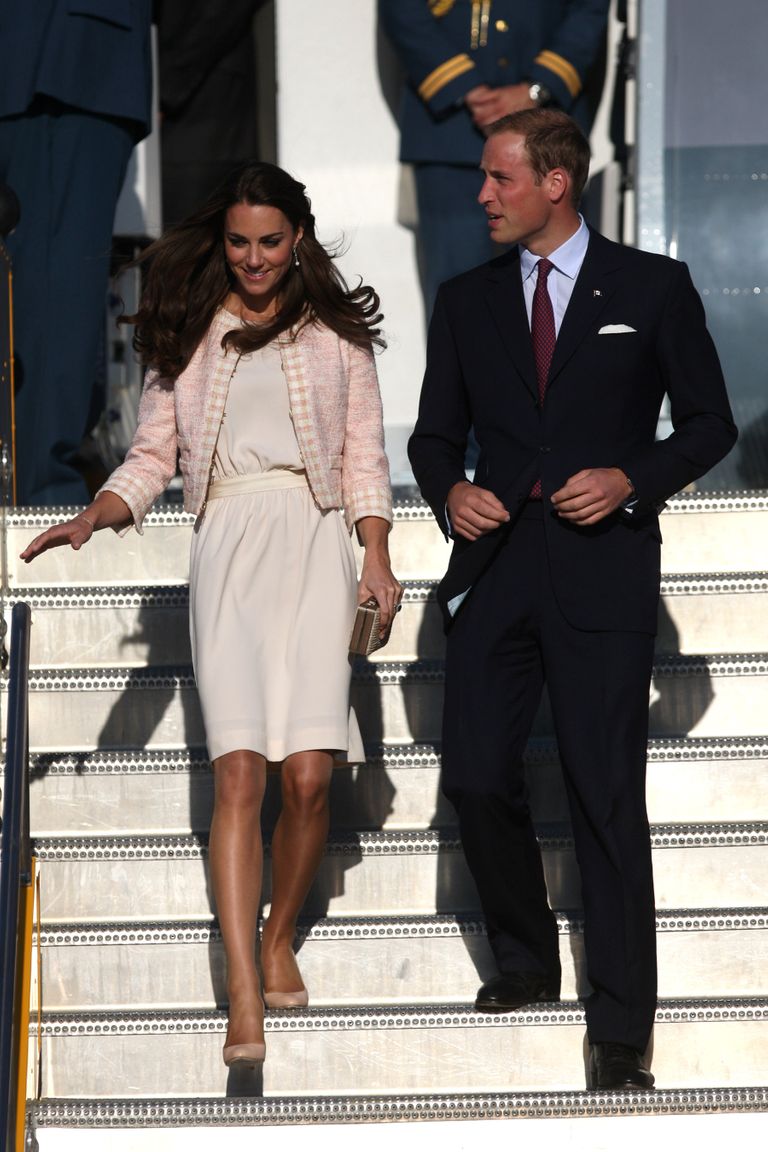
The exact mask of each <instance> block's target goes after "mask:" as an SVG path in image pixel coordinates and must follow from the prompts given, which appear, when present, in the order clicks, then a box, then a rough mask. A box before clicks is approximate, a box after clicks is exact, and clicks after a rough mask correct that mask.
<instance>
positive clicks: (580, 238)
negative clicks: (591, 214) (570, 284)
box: [520, 213, 589, 280]
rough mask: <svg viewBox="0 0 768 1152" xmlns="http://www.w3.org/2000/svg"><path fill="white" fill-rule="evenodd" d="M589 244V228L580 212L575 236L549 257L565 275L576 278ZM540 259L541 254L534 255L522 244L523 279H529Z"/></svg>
mask: <svg viewBox="0 0 768 1152" xmlns="http://www.w3.org/2000/svg"><path fill="white" fill-rule="evenodd" d="M588 244H589V228H587V226H586V224H585V223H584V217H583V216H582V215H581V213H579V227H578V228H577V229H576V231H575V232H574V234H573V236H569V237H568V239H567V240H566V241H565V243H564V244H561V245H560V247H559V248H556V249H555V250H554V252H551V253H550V255H549V256H548V259H549V260H550V261H551V263H552V264H554V266H555V268H556V269H557V271H558V272H561V273H562V274H563V276H567V277H568V278H569V279H570V280H575V279H576V277H577V276H578V274H579V270H580V268H581V266H582V264H583V263H584V257H585V256H586V254H587V245H588ZM540 259H541V257H540V256H534V254H533V252H529V251H528V249H527V248H523V246H522V245H520V269H521V272H522V275H523V280H527V279H528V277H529V276H530V275H531V273H532V272H533V270H534V268H535V267H536V265H537V264H538V262H539V260H540Z"/></svg>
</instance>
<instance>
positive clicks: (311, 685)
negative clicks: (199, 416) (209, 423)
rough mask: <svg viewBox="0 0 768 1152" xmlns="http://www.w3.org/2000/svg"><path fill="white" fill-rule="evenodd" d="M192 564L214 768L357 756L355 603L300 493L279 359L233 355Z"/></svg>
mask: <svg viewBox="0 0 768 1152" xmlns="http://www.w3.org/2000/svg"><path fill="white" fill-rule="evenodd" d="M213 463H214V469H213V478H212V483H211V486H210V489H209V494H208V504H207V507H206V509H205V513H204V515H203V517H202V520H201V521H200V523H199V525H198V526H197V528H196V531H195V535H194V537H193V542H192V552H191V559H190V621H191V637H192V659H193V663H194V669H195V677H196V680H197V687H198V692H199V695H200V702H201V706H202V712H203V720H204V722H205V731H206V738H207V743H208V754H209V756H210V757H211V759H212V760H215V759H216V758H217V757H218V756H222V755H224V753H225V752H232V751H234V750H236V749H241V748H245V749H250V750H252V751H254V752H258V753H260V754H261V755H262V756H265V757H266V758H267V760H269V761H272V762H275V761H278V762H279V761H281V760H284V759H285V757H286V756H289V755H290V754H291V753H292V752H300V751H306V750H309V749H327V750H331V751H333V752H334V754H335V755H336V758H337V759H338V760H340V761H351V762H353V763H356V762H361V761H363V760H364V759H365V754H364V751H363V745H362V740H361V737H360V731H359V728H358V725H357V720H356V718H355V715H354V711H353V710H352V709H351V708H350V706H349V685H350V677H351V664H350V659H349V654H348V644H349V635H350V631H351V628H352V621H353V618H354V614H355V608H356V604H357V574H356V571H355V560H354V554H353V551H352V544H351V541H350V538H349V533H348V532H347V528H346V525H345V523H344V517H343V515H342V513H341V511H340V510H337V509H331V510H327V511H321V510H320V509H319V508H318V507H317V506H316V504H315V502H314V500H313V498H312V493H311V491H310V489H309V486H308V484H307V478H306V473H305V472H304V466H303V464H302V461H301V456H300V452H299V446H298V442H297V440H296V434H295V432H294V429H293V423H292V421H291V415H290V408H289V400H288V387H287V383H286V380H285V376H284V375H283V371H282V364H281V360H280V351H279V348H278V347H277V346H276V345H269V346H268V347H266V348H262V349H259V350H258V351H256V352H253V353H250V354H248V355H245V356H241V357H240V360H239V361H238V364H237V367H236V369H235V372H234V374H233V376H232V379H231V381H230V385H229V394H228V397H227V402H226V408H225V412H224V418H223V420H222V424H221V429H220V431H219V437H218V442H217V446H216V451H215V454H214V462H213Z"/></svg>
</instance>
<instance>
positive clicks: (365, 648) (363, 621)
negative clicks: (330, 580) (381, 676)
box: [349, 596, 392, 656]
mask: <svg viewBox="0 0 768 1152" xmlns="http://www.w3.org/2000/svg"><path fill="white" fill-rule="evenodd" d="M380 629H381V612H380V611H379V606H378V604H377V603H376V601H375V600H374V598H373V596H371V597H370V599H368V600H366V601H365V602H364V603H363V604H358V606H357V612H356V613H355V622H354V624H353V625H352V635H351V636H350V638H349V651H350V652H351V653H352V654H353V655H354V656H370V654H371V652H375V651H376V649H377V648H383V647H384V645H385V644H386V642H387V640H389V634H390V632H391V630H392V625H391V624H390V626H389V628H387V630H386V632H385V633H384V635H383V636H382V635H380Z"/></svg>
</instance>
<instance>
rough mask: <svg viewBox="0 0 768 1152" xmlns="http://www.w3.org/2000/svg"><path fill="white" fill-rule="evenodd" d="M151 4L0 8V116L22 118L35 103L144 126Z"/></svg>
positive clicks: (13, 3)
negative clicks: (44, 101)
mask: <svg viewBox="0 0 768 1152" xmlns="http://www.w3.org/2000/svg"><path fill="white" fill-rule="evenodd" d="M151 19H152V0H2V4H1V5H0V44H2V66H1V67H0V116H18V115H21V114H23V113H24V112H26V111H28V109H29V107H30V105H31V104H32V102H33V100H34V99H35V97H36V96H45V97H50V98H52V99H54V100H57V101H60V102H61V103H62V104H66V105H69V106H70V107H72V108H78V109H80V110H81V111H84V112H91V113H94V114H95V115H99V116H108V117H115V118H119V119H124V120H128V121H133V122H134V123H135V126H136V128H135V132H136V139H137V140H140V139H141V138H142V137H144V136H146V135H147V133H148V132H149V130H150V124H151V101H152V55H151V44H150V31H151Z"/></svg>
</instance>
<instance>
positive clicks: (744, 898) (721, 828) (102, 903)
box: [36, 823, 768, 922]
mask: <svg viewBox="0 0 768 1152" xmlns="http://www.w3.org/2000/svg"><path fill="white" fill-rule="evenodd" d="M651 837H652V844H653V855H654V875H655V886H656V903H657V907H659V908H689V907H693V908H695V907H702V906H707V907H717V908H729V907H737V906H743V907H760V906H762V904H763V902H764V899H765V885H766V878H767V876H768V857H767V854H766V851H765V846H766V843H768V824H758V823H755V824H734V825H717V824H715V825H661V826H659V825H657V826H654V827H653V828H652V830H651ZM539 839H540V844H541V847H542V854H543V858H544V867H545V872H546V875H547V883H548V886H549V894H550V901H551V903H552V906H553V907H554V908H558V909H560V908H575V907H578V906H579V904H580V880H579V873H578V868H577V865H576V861H575V857H574V853H573V845H572V841H571V839H570V836H569V835H568V833H567V829H566V828H565V827H564V826H557V825H556V826H554V827H552V828H541V829H540V831H539ZM36 851H37V855H38V858H39V860H40V861H41V867H42V875H43V882H42V915H43V917H44V918H45V919H46V920H56V921H64V920H66V921H74V922H77V921H79V922H84V921H90V920H110V919H120V920H125V919H136V920H144V919H158V920H166V919H176V918H197V917H204V918H205V917H207V916H208V915H209V914H210V909H211V903H210V896H209V891H208V876H207V853H206V851H205V846H204V837H202V836H173V837H163V836H144V837H120V836H116V837H91V838H87V837H72V838H61V839H45V838H41V839H38V840H37V841H36ZM267 856H268V854H267ZM268 887H269V860H268V859H267V864H266V868H265V892H267V891H268ZM304 911H305V914H307V915H319V916H325V915H327V914H328V913H329V912H330V913H331V914H332V915H334V916H360V915H382V914H387V913H391V914H394V915H406V914H422V913H428V914H431V913H433V912H441V911H451V912H454V913H466V912H469V913H476V911H477V895H476V891H475V887H474V884H473V882H472V880H471V877H470V875H469V871H468V869H467V866H466V863H465V861H464V856H463V853H462V851H461V846H460V843H459V841H458V839H457V837H456V834H455V833H454V832H453V831H451V830H448V831H441V830H440V829H428V830H425V831H420V832H361V833H359V834H354V833H353V834H349V835H347V836H346V837H343V836H338V835H337V836H335V837H332V838H331V839H330V840H329V843H328V846H327V848H326V853H325V856H324V858H323V861H322V863H321V865H320V869H319V872H318V876H317V879H316V881H315V883H314V884H313V886H312V889H311V891H310V893H309V896H308V898H307V901H306V904H305V908H304Z"/></svg>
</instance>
